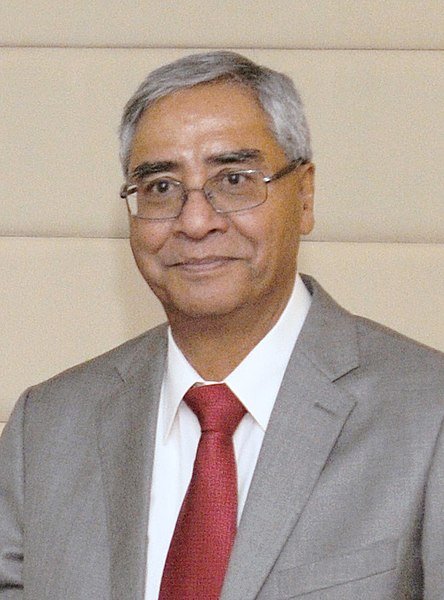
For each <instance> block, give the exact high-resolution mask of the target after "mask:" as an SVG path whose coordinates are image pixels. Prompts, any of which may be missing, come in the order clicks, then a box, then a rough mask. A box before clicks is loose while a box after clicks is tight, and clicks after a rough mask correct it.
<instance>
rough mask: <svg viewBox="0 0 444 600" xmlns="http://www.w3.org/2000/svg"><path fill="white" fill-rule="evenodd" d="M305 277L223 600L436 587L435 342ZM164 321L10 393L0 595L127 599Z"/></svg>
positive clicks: (439, 579)
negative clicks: (366, 314)
mask: <svg viewBox="0 0 444 600" xmlns="http://www.w3.org/2000/svg"><path fill="white" fill-rule="evenodd" d="M305 281H306V283H307V285H308V286H309V287H310V289H311V291H312V293H313V302H312V306H311V309H310V312H309V314H308V317H307V319H306V322H305V324H304V327H303V330H302V332H301V334H300V337H299V339H298V342H297V344H296V347H295V349H294V352H293V355H292V357H291V360H290V363H289V366H288V369H287V372H286V375H285V378H284V381H283V383H282V387H281V390H280V393H279V396H278V399H277V401H276V404H275V407H274V410H273V414H272V417H271V420H270V423H269V427H268V430H267V432H266V435H265V439H264V443H263V447H262V450H261V453H260V456H259V460H258V464H257V467H256V471H255V474H254V477H253V481H252V484H251V488H250V492H249V496H248V499H247V503H246V505H245V509H244V512H243V515H242V520H241V523H240V526H239V530H238V534H237V538H236V541H235V545H234V549H233V553H232V557H231V561H230V564H229V568H228V572H227V576H226V580H225V585H224V589H223V594H222V600H253V599H256V600H283V599H290V598H304V599H305V598H306V599H307V600H308V599H316V600H357V599H358V600H359V599H362V600H376V599H378V600H389V599H395V598H396V599H411V598H427V599H428V600H431V599H438V598H444V445H443V435H442V424H443V417H444V368H443V367H444V360H443V355H442V354H440V353H439V352H436V351H433V350H430V349H427V348H424V347H422V346H420V345H419V344H416V343H414V342H412V341H410V340H408V339H406V338H404V337H402V336H400V335H398V334H395V333H394V332H392V331H389V330H387V329H385V328H383V327H381V326H380V325H377V324H375V323H372V322H369V321H367V320H364V319H361V318H357V317H354V316H352V315H350V314H349V313H347V312H346V311H344V310H343V309H342V308H340V307H339V306H338V305H337V304H335V303H334V302H333V300H332V299H331V298H330V297H329V296H328V295H327V294H326V293H325V292H324V291H323V290H322V289H321V288H320V286H319V285H318V284H316V283H315V282H314V281H313V280H310V279H307V278H306V279H305ZM165 332H166V330H165V326H161V327H158V328H156V329H154V330H152V331H149V332H148V333H146V334H144V335H142V336H140V337H138V338H137V339H135V340H132V341H130V342H128V343H126V344H124V345H123V346H121V347H119V348H117V349H115V350H113V351H111V352H109V353H107V354H106V355H104V356H102V357H99V358H97V359H94V360H92V361H90V362H88V363H86V364H84V365H81V366H79V367H76V368H74V369H71V370H70V371H68V372H66V373H63V374H61V375H59V376H57V377H55V378H53V379H51V380H50V381H47V382H45V383H43V384H40V385H38V386H36V387H35V388H32V389H30V390H29V391H28V392H27V393H26V394H24V395H23V396H22V398H21V399H20V400H19V402H18V404H17V406H16V408H15V411H14V413H13V416H12V417H11V419H10V421H9V423H8V425H7V426H6V428H5V431H4V435H3V437H2V439H1V442H0V599H1V600H6V599H8V600H18V599H20V600H22V599H27V600H111V599H112V600H142V599H143V593H144V579H145V569H146V548H147V535H146V534H147V520H148V506H149V491H150V480H151V467H152V461H153V448H154V435H155V425H156V415H157V407H158V399H159V391H160V385H161V380H162V374H163V368H164V361H165V355H166V336H165ZM166 476H167V474H166ZM23 557H24V560H23ZM148 568H149V567H148Z"/></svg>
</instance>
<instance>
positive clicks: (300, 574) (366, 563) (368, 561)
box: [277, 540, 397, 600]
mask: <svg viewBox="0 0 444 600" xmlns="http://www.w3.org/2000/svg"><path fill="white" fill-rule="evenodd" d="M396 550H397V541H396V540H383V541H380V542H376V543H374V544H371V545H370V546H366V547H364V548H358V549H356V550H354V551H350V552H347V553H345V554H342V555H340V556H337V555H336V556H328V557H325V558H323V559H322V560H319V561H317V562H315V563H310V564H301V565H297V566H295V567H293V568H291V569H286V570H285V571H281V572H280V573H279V574H278V575H277V579H278V581H277V587H278V597H279V598H282V600H284V599H286V598H296V597H297V596H300V595H302V594H307V593H309V592H313V591H316V590H322V589H325V588H329V587H333V586H336V585H342V584H345V583H350V582H352V581H358V580H360V579H364V578H366V577H371V576H372V575H378V574H382V573H385V572H387V571H391V570H393V569H394V568H395V567H396Z"/></svg>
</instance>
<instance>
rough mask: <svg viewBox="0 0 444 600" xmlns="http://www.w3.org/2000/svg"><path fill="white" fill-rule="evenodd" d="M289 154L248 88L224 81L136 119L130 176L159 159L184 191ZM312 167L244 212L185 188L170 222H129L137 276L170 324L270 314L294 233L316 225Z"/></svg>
mask: <svg viewBox="0 0 444 600" xmlns="http://www.w3.org/2000/svg"><path fill="white" fill-rule="evenodd" d="M288 162H289V161H288V159H287V157H286V156H285V154H284V152H283V150H282V148H281V147H280V146H279V144H278V143H277V142H276V140H275V138H274V135H273V134H272V133H271V131H270V129H269V127H268V122H267V117H266V114H265V113H264V112H263V110H262V109H261V107H260V106H259V105H258V103H257V101H256V100H255V98H254V96H253V94H252V93H251V92H250V91H249V90H247V89H244V88H243V87H241V86H239V85H235V84H230V83H221V82H218V83H213V84H206V85H200V86H197V87H194V88H191V89H188V90H181V91H179V92H175V93H173V94H171V95H170V96H167V97H165V98H163V99H161V100H159V101H158V102H157V103H155V104H154V105H153V106H151V107H150V108H148V109H147V110H146V111H145V113H144V114H143V115H142V117H141V119H140V121H139V123H138V126H137V129H136V134H135V137H134V141H133V147H132V152H131V158H130V173H132V172H133V171H134V169H136V168H137V167H138V166H140V165H142V164H143V163H150V164H151V163H153V164H154V163H155V166H156V168H158V167H159V165H160V163H165V165H164V166H163V165H162V166H161V168H162V169H164V170H162V171H161V172H160V173H157V176H158V175H168V176H170V177H173V178H175V179H178V180H180V181H182V182H183V183H184V185H185V186H186V188H189V189H193V190H196V189H199V188H202V186H203V185H204V183H205V182H206V180H207V179H208V178H209V177H211V176H213V175H215V174H216V173H218V172H219V171H221V170H222V169H226V168H227V167H230V168H238V169H239V168H240V169H260V170H262V171H263V172H264V174H265V175H272V174H274V173H275V172H276V171H278V170H279V169H281V168H282V167H284V166H285V165H286V164H288ZM313 170H314V169H313V166H312V165H303V166H301V167H299V168H298V169H297V170H296V171H295V172H293V173H291V174H289V175H286V176H285V177H283V178H282V179H279V180H277V181H274V182H271V183H269V184H268V199H267V201H266V202H265V203H264V204H262V205H261V206H257V207H256V208H252V209H249V210H246V211H243V212H238V213H231V214H218V213H216V212H215V211H214V209H213V208H212V207H211V205H210V204H209V203H208V201H207V200H206V198H205V196H204V194H203V193H202V192H200V191H191V192H190V193H189V196H188V199H187V201H186V202H185V205H184V207H183V210H182V213H181V215H180V216H179V217H178V218H176V219H174V220H168V221H147V220H142V219H138V218H134V217H132V218H131V222H130V237H131V247H132V250H133V253H134V257H135V259H136V263H137V265H138V267H139V270H140V272H141V273H142V275H143V277H144V279H145V280H146V281H147V283H148V284H149V286H150V287H151V288H152V290H153V291H154V293H155V294H156V295H157V296H158V298H159V299H160V301H161V302H162V304H163V306H164V308H165V310H166V313H167V315H168V317H169V319H170V321H172V322H173V321H174V319H180V318H183V317H185V318H190V317H209V316H216V317H217V316H221V315H233V316H235V315H238V316H241V317H242V315H244V316H245V317H248V316H250V317H252V316H254V317H255V318H259V319H260V318H265V319H267V320H268V319H270V320H274V319H275V318H277V317H278V315H279V314H280V312H281V311H282V309H283V308H284V306H285V304H286V302H287V300H288V298H289V295H290V293H291V290H292V286H293V283H294V274H295V270H296V258H297V252H298V244H299V235H300V234H301V233H303V234H306V233H309V232H310V231H311V229H312V227H313V210H312V197H313Z"/></svg>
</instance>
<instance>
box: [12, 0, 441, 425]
mask: <svg viewBox="0 0 444 600" xmlns="http://www.w3.org/2000/svg"><path fill="white" fill-rule="evenodd" d="M0 46H1V47H0V98H1V101H0V139H1V144H0V165H1V168H0V186H1V188H0V189H1V190H2V194H1V198H0V206H1V210H0V274H1V281H2V291H1V293H0V331H1V332H2V336H1V341H0V375H1V381H2V385H1V388H0V422H1V421H5V420H6V419H7V417H8V414H9V412H10V410H11V407H12V405H13V403H14V401H15V400H16V398H17V395H18V394H19V393H20V391H21V390H23V389H24V388H25V387H26V386H28V385H31V384H32V383H35V382H37V381H39V380H41V379H43V378H45V377H48V376H50V375H52V374H54V373H56V372H57V371H59V370H61V369H64V368H66V367H68V366H70V365H72V364H75V363H76V362H79V361H81V360H84V359H85V358H88V357H91V356H93V355H95V354H97V353H100V352H102V351H104V350H107V349H109V348H111V347H112V346H113V345H116V344H118V343H120V342H121V341H123V340H125V339H127V338H128V337H130V336H132V335H134V334H136V333H138V332H140V331H142V330H144V329H146V328H147V327H149V326H151V325H152V324H154V323H156V322H159V321H160V320H162V318H163V316H162V311H161V309H160V307H159V306H158V304H157V302H156V301H155V300H154V299H153V298H152V296H151V294H150V293H149V292H148V290H147V289H146V287H145V285H144V284H143V282H142V281H141V279H140V277H139V276H138V274H137V273H136V269H135V267H134V265H133V263H132V258H131V256H130V252H129V249H128V243H127V239H126V237H127V223H126V215H125V210H124V207H123V206H122V205H121V201H120V199H119V198H118V188H119V185H120V183H121V175H120V170H119V165H118V161H117V143H116V128H117V124H118V120H119V116H120V112H121V109H122V106H123V103H124V102H125V101H126V99H127V97H128V95H129V94H130V93H131V92H132V91H133V89H134V87H135V86H136V85H137V84H138V83H139V81H140V80H141V79H142V78H143V77H144V76H145V75H146V73H147V72H148V71H149V70H150V69H152V68H154V67H156V66H158V65H160V64H161V63H163V62H165V61H168V60H171V59H173V58H176V57H179V56H181V55H183V54H185V53H188V52H191V51H197V50H198V49H200V48H207V47H208V48H209V47H227V48H232V49H240V50H241V51H242V52H244V53H245V54H247V55H248V56H250V57H252V58H254V59H256V60H258V61H260V62H263V63H265V64H267V65H269V66H271V67H274V68H277V69H281V70H284V71H285V72H287V73H288V74H289V75H291V76H292V77H293V79H294V80H295V82H296V84H297V85H298V87H299V88H300V90H301V92H302V95H303V98H304V100H305V103H306V106H307V113H308V116H309V120H310V122H311V126H312V134H313V145H314V151H315V162H316V165H317V227H316V229H315V231H314V233H313V234H312V236H310V238H309V240H308V241H306V242H305V243H304V244H303V247H302V251H301V267H302V270H305V271H307V272H311V273H313V274H315V275H316V276H317V277H318V278H319V280H320V281H321V283H323V284H324V285H325V286H326V287H327V288H328V289H329V291H330V292H331V293H332V294H333V295H334V296H335V297H336V298H337V299H338V300H339V301H340V302H342V303H343V304H345V305H346V306H348V307H349V308H350V309H351V310H353V311H355V312H358V313H361V314H365V315H366V316H369V317H371V318H375V319H377V320H379V321H382V322H384V323H386V324H387V325H389V326H392V327H395V328H397V329H399V330H401V331H402V332H404V333H406V334H407V335H410V336H412V337H414V338H416V339H418V340H420V341H423V342H425V343H427V344H430V345H432V346H435V347H437V348H440V349H441V350H444V319H443V317H442V313H443V304H444V303H443V294H444V218H443V217H444V210H443V198H442V195H443V193H442V192H443V189H444V169H443V168H442V165H443V158H444V135H443V134H444V131H443V129H444V127H443V124H444V52H443V47H444V11H443V10H442V2H441V0H439V1H424V2H417V1H410V0H397V1H391V2H390V1H382V0H381V1H378V0H371V1H370V0H361V1H360V2H358V1H355V2H353V1H350V0H329V1H328V2H326V1H321V0H318V1H315V0H307V1H301V0H299V1H298V2H294V1H293V0H277V1H276V2H272V3H270V2H267V1H266V0H256V2H254V3H253V2H248V1H245V2H234V1H233V0H231V1H227V2H225V3H220V2H214V1H209V0H205V1H204V0H189V1H187V2H182V3H178V2H177V1H176V0H175V1H174V2H172V0H163V1H162V2H154V3H153V2H141V1H137V2H136V1H133V2H130V1H129V0H123V1H122V0H120V1H118V0H107V1H105V0H101V1H98V0H95V1H91V0H89V1H87V0H78V1H77V2H74V3H62V2H59V1H57V2H55V1H54V0H53V1H50V0H46V1H43V0H40V1H39V0H35V1H34V2H25V1H24V0H23V1H22V0H3V1H2V2H1V3H0Z"/></svg>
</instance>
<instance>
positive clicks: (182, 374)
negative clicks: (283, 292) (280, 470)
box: [161, 274, 311, 438]
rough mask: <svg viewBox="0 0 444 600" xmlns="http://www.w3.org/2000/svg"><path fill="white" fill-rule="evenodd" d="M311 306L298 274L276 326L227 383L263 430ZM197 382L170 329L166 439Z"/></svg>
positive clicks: (164, 391)
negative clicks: (186, 395) (190, 390)
mask: <svg viewBox="0 0 444 600" xmlns="http://www.w3.org/2000/svg"><path fill="white" fill-rule="evenodd" d="M310 304H311V296H310V293H309V292H308V290H307V288H306V287H305V285H304V283H303V281H302V279H301V277H300V276H299V274H297V275H296V280H295V285H294V288H293V292H292V294H291V296H290V299H289V301H288V303H287V306H286V307H285V309H284V311H283V312H282V314H281V316H280V317H279V319H278V321H277V323H276V324H275V325H274V326H273V327H272V329H271V330H270V331H269V332H268V333H267V335H266V336H265V337H263V338H262V340H261V341H260V342H259V343H258V344H257V345H256V346H255V347H254V348H253V350H252V351H251V352H250V353H249V354H248V355H247V356H246V357H245V358H244V360H243V361H242V362H241V363H240V364H239V365H238V366H237V367H236V368H235V369H234V371H232V372H231V373H230V374H229V375H228V377H227V378H226V379H225V380H224V382H225V383H226V384H227V385H228V386H229V387H230V389H231V390H232V391H233V393H234V394H236V396H237V397H238V398H239V399H240V400H241V402H242V404H243V405H244V406H245V408H246V409H247V411H248V412H249V413H250V414H251V416H252V417H253V419H254V420H255V421H256V422H257V423H258V425H259V426H260V427H261V428H262V429H263V430H264V431H265V429H266V428H267V425H268V421H269V419H270V415H271V411H272V410H273V406H274V402H275V400H276V396H277V394H278V392H279V387H280V385H281V382H282V379H283V377H284V373H285V369H286V368H287V364H288V361H289V359H290V356H291V353H292V351H293V348H294V345H295V343H296V340H297V338H298V336H299V332H300V331H301V328H302V325H303V323H304V320H305V317H306V316H307V313H308V310H309V308H310ZM196 382H202V377H201V376H200V375H199V374H198V373H197V371H195V369H193V367H192V366H191V365H190V363H189V362H188V361H187V359H186V358H185V356H184V355H183V353H182V352H181V350H180V349H179V347H178V346H177V344H176V342H175V341H174V338H173V335H172V333H171V329H170V328H169V330H168V355H167V366H166V371H165V375H164V379H163V386H162V396H161V398H162V402H161V418H162V421H163V427H162V431H163V435H164V437H165V438H166V437H167V436H168V434H169V432H170V430H171V427H172V424H173V422H174V418H175V416H176V413H177V410H178V408H179V404H180V402H181V400H182V398H183V396H184V395H185V393H186V392H187V390H189V388H190V387H191V386H192V385H194V384H195V383H196ZM203 383H214V382H208V381H205V382H203Z"/></svg>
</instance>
